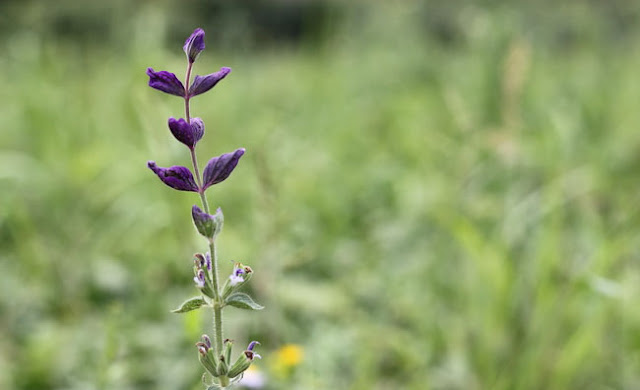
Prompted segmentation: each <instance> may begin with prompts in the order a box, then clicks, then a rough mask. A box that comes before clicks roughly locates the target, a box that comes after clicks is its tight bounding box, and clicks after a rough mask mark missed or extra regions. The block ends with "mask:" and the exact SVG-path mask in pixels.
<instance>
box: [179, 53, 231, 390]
mask: <svg viewBox="0 0 640 390" xmlns="http://www.w3.org/2000/svg"><path fill="white" fill-rule="evenodd" d="M192 67H193V63H191V62H189V64H188V65H187V74H186V76H185V96H184V111H185V119H186V121H187V123H189V124H191V118H190V114H189V84H190V81H191V69H192ZM189 151H190V152H191V164H192V165H193V173H194V175H195V177H196V183H197V184H198V188H199V189H200V190H199V191H198V194H199V195H200V200H201V201H202V208H203V210H204V212H205V213H207V214H210V212H209V202H207V196H206V195H205V193H204V190H203V189H202V178H201V177H200V170H199V169H198V158H197V157H196V150H195V147H193V148H189ZM209 252H210V253H211V273H212V278H211V279H212V281H213V291H214V294H215V299H214V303H213V326H214V335H213V336H214V343H215V344H214V346H215V352H216V356H220V354H221V353H222V340H223V338H222V302H221V301H220V297H221V294H220V287H219V283H218V255H217V253H216V244H215V242H214V241H213V240H210V241H209ZM225 379H226V378H225ZM221 384H223V386H224V387H226V385H227V383H221Z"/></svg>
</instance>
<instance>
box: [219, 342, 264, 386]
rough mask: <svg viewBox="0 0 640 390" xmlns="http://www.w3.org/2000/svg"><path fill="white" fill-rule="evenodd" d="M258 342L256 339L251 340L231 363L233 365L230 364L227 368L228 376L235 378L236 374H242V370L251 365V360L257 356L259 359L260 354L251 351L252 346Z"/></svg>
mask: <svg viewBox="0 0 640 390" xmlns="http://www.w3.org/2000/svg"><path fill="white" fill-rule="evenodd" d="M259 344H260V343H259V342H257V341H252V342H251V343H250V344H249V346H248V347H247V350H246V351H244V352H243V353H242V354H241V355H240V356H239V357H238V359H237V360H236V362H235V363H233V366H231V368H230V369H229V373H228V374H227V375H228V376H229V378H235V377H236V376H238V375H240V374H242V373H243V372H244V371H246V370H247V368H249V367H250V366H251V363H252V362H253V359H255V358H258V359H261V358H262V357H261V356H260V355H258V354H257V353H255V352H253V348H254V347H255V346H256V345H259Z"/></svg>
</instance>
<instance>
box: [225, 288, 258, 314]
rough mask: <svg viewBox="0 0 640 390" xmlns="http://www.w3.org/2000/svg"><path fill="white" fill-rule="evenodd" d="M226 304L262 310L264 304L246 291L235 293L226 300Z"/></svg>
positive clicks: (239, 307)
mask: <svg viewBox="0 0 640 390" xmlns="http://www.w3.org/2000/svg"><path fill="white" fill-rule="evenodd" d="M224 302H225V304H227V305H231V306H233V307H237V308H238V309H245V310H262V309H264V306H262V305H259V304H257V303H256V302H255V301H254V300H253V298H251V297H250V296H249V295H247V294H245V293H241V292H238V293H233V294H231V295H229V296H228V297H227V299H226V300H225V301H224Z"/></svg>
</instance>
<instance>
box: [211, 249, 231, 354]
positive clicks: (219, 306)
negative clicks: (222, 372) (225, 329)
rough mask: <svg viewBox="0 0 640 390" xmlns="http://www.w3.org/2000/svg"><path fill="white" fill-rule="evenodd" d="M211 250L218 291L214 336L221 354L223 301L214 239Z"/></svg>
mask: <svg viewBox="0 0 640 390" xmlns="http://www.w3.org/2000/svg"><path fill="white" fill-rule="evenodd" d="M209 252H210V253H211V269H212V273H213V278H212V281H213V290H214V291H215V293H216V300H215V302H214V303H213V327H214V329H215V333H214V335H213V336H214V341H215V345H216V356H219V355H220V354H221V353H222V302H221V301H220V288H219V287H218V254H217V253H216V243H215V241H213V240H211V241H209ZM227 363H229V362H227Z"/></svg>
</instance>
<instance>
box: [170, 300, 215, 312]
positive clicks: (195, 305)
mask: <svg viewBox="0 0 640 390" xmlns="http://www.w3.org/2000/svg"><path fill="white" fill-rule="evenodd" d="M206 304H207V301H205V300H204V298H202V297H193V298H190V299H187V300H186V301H184V302H182V305H180V307H179V308H177V309H175V310H171V312H172V313H186V312H189V311H191V310H196V309H199V308H200V307H202V306H204V305H206Z"/></svg>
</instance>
